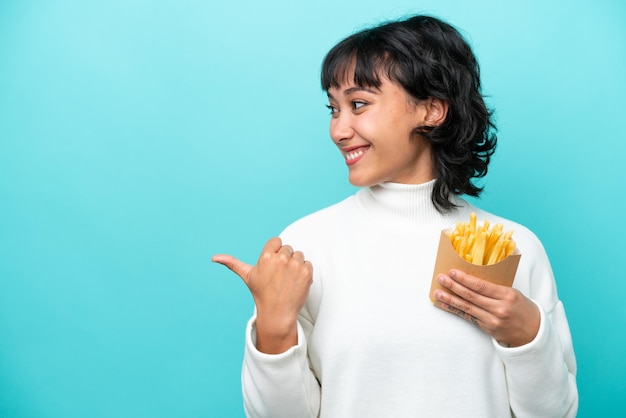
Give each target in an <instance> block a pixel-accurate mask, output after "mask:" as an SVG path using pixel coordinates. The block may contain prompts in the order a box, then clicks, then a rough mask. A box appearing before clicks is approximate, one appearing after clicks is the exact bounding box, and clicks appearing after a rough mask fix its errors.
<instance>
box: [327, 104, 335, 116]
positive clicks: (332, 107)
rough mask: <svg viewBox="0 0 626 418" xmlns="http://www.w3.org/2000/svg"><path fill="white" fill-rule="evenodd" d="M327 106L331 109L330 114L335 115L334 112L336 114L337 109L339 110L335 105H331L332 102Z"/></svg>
mask: <svg viewBox="0 0 626 418" xmlns="http://www.w3.org/2000/svg"><path fill="white" fill-rule="evenodd" d="M326 108H327V109H328V110H330V114H331V115H334V114H335V113H337V111H338V110H337V108H336V107H335V106H333V105H330V104H328V105H326Z"/></svg>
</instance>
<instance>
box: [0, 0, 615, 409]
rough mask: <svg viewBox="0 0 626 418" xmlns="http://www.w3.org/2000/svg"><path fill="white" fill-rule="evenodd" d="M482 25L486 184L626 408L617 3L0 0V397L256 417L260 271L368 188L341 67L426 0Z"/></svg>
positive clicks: (596, 393)
mask: <svg viewBox="0 0 626 418" xmlns="http://www.w3.org/2000/svg"><path fill="white" fill-rule="evenodd" d="M414 12H426V13H431V14H434V15H436V16H439V17H442V18H444V19H446V20H448V21H450V22H451V23H453V24H455V25H456V26H457V27H459V28H461V29H462V31H463V32H464V33H465V34H466V35H467V37H468V38H469V40H470V42H471V43H472V45H473V46H474V49H475V52H476V54H477V56H478V58H479V61H480V64H481V67H482V74H483V82H484V91H485V93H486V94H487V95H488V102H489V103H490V105H492V106H493V107H495V109H496V116H497V123H498V126H499V138H500V141H499V148H498V151H497V153H496V156H495V159H494V161H493V164H492V166H491V168H490V172H489V174H488V176H487V177H486V178H485V179H484V181H483V184H484V185H485V187H486V188H485V194H484V196H483V197H482V198H481V199H480V200H479V201H478V204H479V205H481V206H482V207H484V208H485V209H488V210H490V211H493V212H496V213H498V214H501V215H503V216H505V217H508V218H511V219H514V220H516V221H518V222H521V223H523V224H525V225H527V226H528V227H530V228H531V229H532V230H533V231H535V232H536V233H537V235H538V236H539V238H540V239H541V240H542V241H543V243H544V245H545V247H546V249H547V251H548V254H549V255H550V258H551V261H552V264H553V268H554V271H555V274H556V279H557V284H558V287H559V293H560V296H561V299H562V300H563V302H564V304H565V307H566V310H567V313H568V317H569V321H570V326H571V330H572V335H573V338H574V345H575V350H576V354H577V359H578V367H579V372H578V384H579V390H580V414H579V416H580V417H597V416H602V417H623V416H624V414H625V411H626V401H625V400H624V396H623V395H624V393H626V383H625V382H626V379H625V378H624V376H625V375H626V365H625V364H626V363H625V362H624V359H623V357H624V353H625V351H624V347H626V333H625V332H624V330H625V329H626V312H625V310H624V309H623V308H622V301H623V299H624V296H625V295H626V280H625V277H624V276H625V275H624V270H623V268H622V266H621V265H622V263H621V260H623V254H624V251H625V246H624V238H623V237H624V236H626V228H625V226H624V225H625V224H624V213H625V212H626V211H625V209H626V205H625V203H624V197H623V188H622V185H623V183H624V180H625V176H624V174H623V171H622V168H623V165H624V163H623V155H624V154H625V153H626V134H625V130H624V127H623V124H624V121H625V119H624V111H625V107H624V102H623V97H626V77H625V76H624V74H626V6H624V3H623V2H621V1H618V0H599V1H593V2H592V1H588V0H587V1H582V0H573V1H565V0H556V1H552V2H545V1H540V0H528V1H525V2H511V3H508V2H502V1H499V0H479V1H474V2H465V1H461V0H457V1H455V0H437V1H434V0H422V1H419V0H418V1H415V0H413V1H408V0H388V1H385V2H380V1H372V0H366V1H364V0H358V1H357V0H345V1H341V2H337V1H334V0H316V1H308V0H307V1H302V2H295V1H290V0H266V1H261V2H256V1H242V0H233V1H229V2H211V1H201V0H183V1H173V0H161V1H146V0H107V1H104V0H93V1H78V0H48V1H37V0H21V1H11V0H3V1H2V2H0V417H3V418H5V417H6V418H31V417H32V418H74V417H76V418H78V417H81V418H83V417H92V418H101V417H151V418H165V417H242V416H243V411H242V406H241V394H240V383H239V382H240V378H239V375H240V367H241V358H242V352H243V331H244V326H245V323H246V321H247V319H248V317H249V316H250V314H251V313H252V308H253V305H252V298H251V297H250V295H249V293H248V291H247V289H246V287H245V285H244V284H243V283H242V282H241V281H240V280H239V279H238V278H237V277H236V276H234V275H233V274H232V273H230V272H229V271H228V270H227V269H225V268H223V267H221V266H218V265H214V264H212V263H211V261H210V258H211V255H212V254H214V253H217V252H227V253H231V254H233V255H236V256H238V257H239V258H241V259H243V260H246V261H248V262H251V263H252V262H254V261H255V260H256V257H257V256H258V253H259V251H260V249H261V247H262V245H263V244H264V243H265V241H266V240H267V239H268V238H269V237H271V236H273V235H276V234H278V233H280V231H281V230H282V229H283V228H284V227H285V226H286V225H288V224H289V223H291V222H292V221H294V220H295V219H297V218H299V217H301V216H303V215H305V214H307V213H310V212H312V211H314V210H317V209H320V208H322V207H324V206H327V205H329V204H331V203H334V202H336V201H338V200H340V199H343V198H344V197H346V196H347V195H349V194H351V193H353V192H354V189H353V188H352V187H351V186H350V185H349V184H348V182H347V173H346V168H345V164H344V162H343V160H342V158H340V156H339V154H338V152H337V151H336V150H335V149H334V147H333V145H332V144H331V141H330V139H329V135H328V120H329V115H328V111H327V109H326V108H325V104H326V98H325V97H324V94H323V92H322V91H321V89H320V87H319V68H320V63H321V60H322V58H323V56H324V54H325V53H326V51H327V50H328V49H329V48H330V47H332V45H334V43H335V42H337V41H338V40H339V39H341V38H342V37H344V36H346V35H348V34H349V33H351V32H353V31H354V30H356V29H359V28H362V27H364V26H366V25H368V24H374V23H378V22H380V21H383V20H387V19H391V18H397V17H400V16H403V15H405V14H408V13H414Z"/></svg>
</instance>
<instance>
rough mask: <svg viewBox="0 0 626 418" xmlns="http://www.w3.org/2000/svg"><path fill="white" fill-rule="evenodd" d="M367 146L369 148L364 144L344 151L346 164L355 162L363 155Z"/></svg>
mask: <svg viewBox="0 0 626 418" xmlns="http://www.w3.org/2000/svg"><path fill="white" fill-rule="evenodd" d="M369 148H370V147H369V145H366V146H363V147H359V148H355V149H352V150H350V151H346V152H344V156H345V157H346V164H348V165H353V164H356V163H357V162H358V161H359V160H360V159H361V158H362V157H363V155H364V154H365V153H366V152H367V150H368V149H369Z"/></svg>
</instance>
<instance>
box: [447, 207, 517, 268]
mask: <svg viewBox="0 0 626 418" xmlns="http://www.w3.org/2000/svg"><path fill="white" fill-rule="evenodd" d="M489 227H490V224H489V221H488V220H485V221H484V223H483V225H482V226H478V225H476V213H474V212H472V213H470V220H469V222H460V221H459V222H458V223H457V224H456V226H455V228H454V230H453V231H452V232H451V233H450V242H451V243H452V246H453V247H454V250H455V251H456V252H457V254H458V255H459V256H461V258H463V259H464V260H465V261H467V262H469V263H472V264H477V265H480V266H488V265H491V264H496V263H497V262H499V261H501V260H504V259H505V258H506V257H507V256H509V255H511V254H513V251H515V245H516V244H515V241H514V240H513V239H512V238H511V236H512V235H513V231H507V232H504V233H503V231H502V229H503V226H502V224H500V223H499V224H495V225H494V226H493V228H489Z"/></svg>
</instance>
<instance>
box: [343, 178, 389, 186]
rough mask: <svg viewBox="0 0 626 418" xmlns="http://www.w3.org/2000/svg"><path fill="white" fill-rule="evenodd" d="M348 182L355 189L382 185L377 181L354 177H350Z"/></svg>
mask: <svg viewBox="0 0 626 418" xmlns="http://www.w3.org/2000/svg"><path fill="white" fill-rule="evenodd" d="M348 181H349V182H350V184H351V185H353V186H354V187H370V186H374V185H376V184H378V183H381V182H380V181H375V180H374V179H364V178H357V177H353V176H348Z"/></svg>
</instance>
